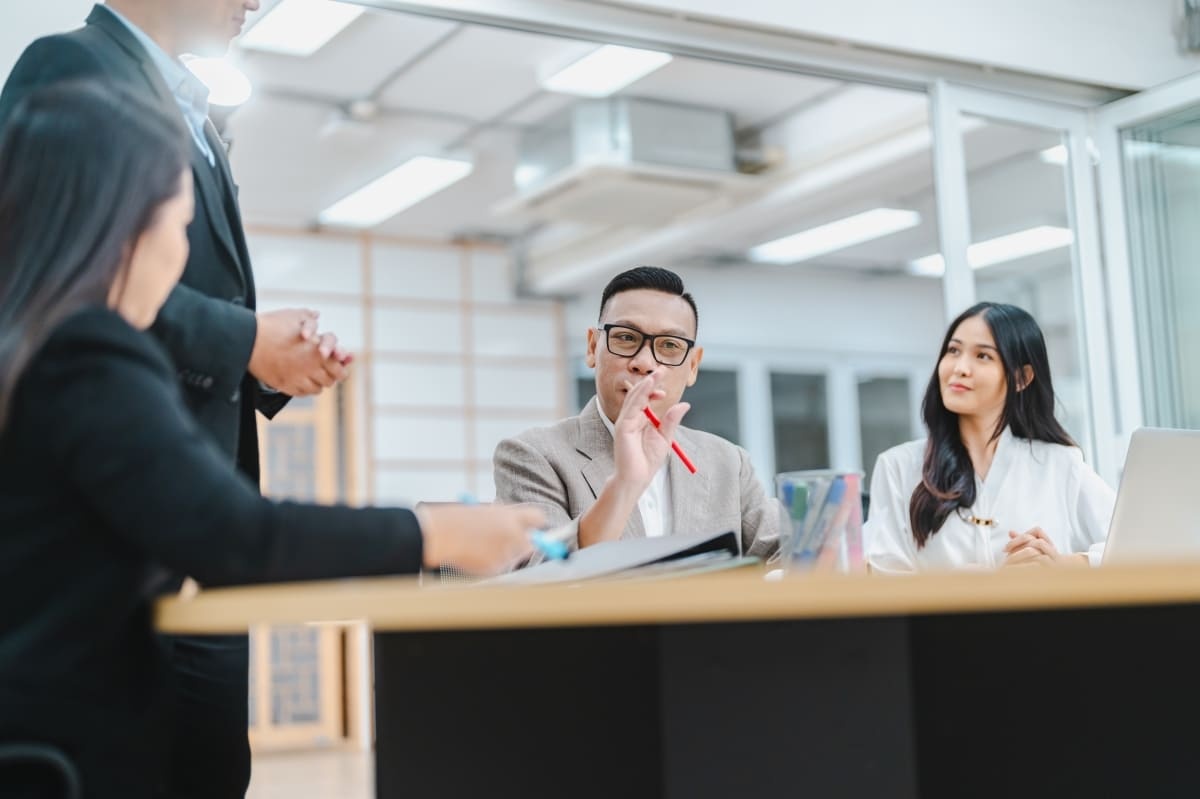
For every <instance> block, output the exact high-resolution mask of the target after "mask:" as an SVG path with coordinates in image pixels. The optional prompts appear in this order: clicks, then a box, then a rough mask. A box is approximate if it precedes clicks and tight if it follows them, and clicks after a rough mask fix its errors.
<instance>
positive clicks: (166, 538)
mask: <svg viewBox="0 0 1200 799" xmlns="http://www.w3.org/2000/svg"><path fill="white" fill-rule="evenodd" d="M189 146H190V145H189V140H188V134H187V133H186V131H185V130H184V128H183V126H182V123H181V122H180V121H178V120H174V119H171V118H168V117H166V116H164V115H163V114H162V113H161V112H159V111H158V110H157V109H156V108H155V107H153V106H151V105H150V104H148V103H147V102H145V101H143V100H141V99H139V98H138V97H136V96H134V95H132V94H125V93H122V92H118V91H115V90H113V89H111V88H103V87H101V86H99V85H91V84H70V83H68V84H59V85H56V86H50V87H46V88H43V89H39V90H37V91H36V92H34V93H32V94H30V95H29V96H28V97H26V98H25V99H24V100H23V101H22V102H21V104H20V105H19V106H18V107H17V108H16V109H15V110H14V112H13V114H12V116H11V117H10V119H9V121H8V122H7V124H6V125H5V126H4V128H3V130H0V741H6V742H12V741H33V742H37V743H40V744H43V745H51V746H55V747H58V748H59V749H60V750H62V751H63V752H64V753H65V754H66V755H67V757H69V758H70V759H71V760H72V761H74V763H75V764H76V766H77V767H78V769H79V771H80V772H81V773H82V777H83V790H84V792H85V795H87V796H89V797H123V798H126V799H138V798H140V797H149V796H153V795H155V794H156V793H157V791H158V786H159V785H160V784H161V780H162V777H163V768H164V756H165V754H166V753H165V752H164V741H165V740H166V736H165V735H164V734H163V733H164V730H165V729H166V728H167V727H166V722H167V721H168V720H169V718H168V715H167V714H169V713H170V705H169V703H167V702H165V701H164V700H165V697H166V696H167V695H168V689H169V681H170V679H171V677H172V673H171V671H170V670H169V669H168V668H166V662H165V660H164V657H163V653H162V652H161V651H160V649H159V643H158V641H157V639H156V638H155V636H154V634H153V629H152V624H151V602H152V599H153V596H154V586H157V585H161V579H160V578H161V575H162V574H163V573H164V572H169V573H172V574H186V575H191V576H192V577H194V578H196V579H197V580H198V581H200V582H201V583H202V584H206V585H221V584H231V583H253V582H266V581H280V580H303V579H318V578H328V577H342V576H355V575H376V574H391V573H399V572H416V571H417V570H418V569H420V568H421V567H422V566H427V567H432V566H438V565H441V564H453V565H455V566H458V567H460V568H464V569H466V570H467V571H483V572H496V571H501V570H503V569H505V568H507V567H509V566H510V565H511V564H512V563H513V562H514V561H516V560H519V559H521V558H523V557H527V556H528V555H529V554H530V552H531V549H532V547H531V545H530V543H529V535H528V533H529V530H530V528H532V527H536V526H538V525H540V524H541V523H542V514H541V513H540V511H537V510H532V509H528V508H515V507H499V506H494V507H488V506H479V507H475V508H464V507H458V506H435V507H428V508H422V509H418V511H417V512H415V513H414V511H412V510H407V509H401V508H394V509H385V508H362V509H358V508H354V509H352V508H345V507H322V506H317V505H302V504H296V503H274V502H270V501H268V500H266V499H263V498H262V497H261V496H259V494H258V492H257V491H256V489H255V487H254V486H252V485H251V484H250V483H249V482H247V481H246V480H245V479H244V478H243V477H242V476H240V475H239V474H238V473H237V472H235V470H234V467H233V465H232V464H231V463H229V461H228V459H227V458H225V457H224V456H223V455H222V454H221V453H220V452H219V451H218V449H217V448H216V446H215V445H214V444H213V443H211V442H210V441H209V439H208V438H207V437H206V436H205V434H204V433H203V432H202V431H201V430H200V429H199V428H198V427H197V426H196V424H195V423H194V422H193V421H192V419H191V417H190V415H189V413H188V411H187V409H186V407H185V406H184V403H183V400H182V398H181V396H180V392H179V388H178V382H177V380H176V377H175V374H174V367H173V366H172V365H171V363H170V362H169V360H168V357H167V355H166V352H165V351H164V350H163V349H162V348H161V346H160V345H159V344H158V343H157V342H156V340H155V339H154V338H152V337H151V336H150V335H148V334H147V333H145V332H144V331H145V330H146V328H147V327H149V326H150V325H151V323H152V322H153V321H154V318H155V315H156V314H157V313H158V310H159V308H161V306H162V304H163V302H164V301H165V299H166V297H167V294H168V293H169V292H170V290H171V288H172V287H173V286H174V285H175V283H176V281H178V280H179V277H180V274H181V273H182V271H183V266H184V262H185V260H186V256H187V251H188V239H187V233H186V228H187V225H188V222H189V221H190V219H191V217H192V196H193V192H192V188H191V170H190V167H189V166H188V152H189V151H188V148H189ZM415 688H416V689H418V690H419V689H420V686H415ZM498 690H502V689H498ZM44 778H45V776H44V775H40V774H37V773H34V772H29V773H24V774H14V773H13V772H11V771H4V772H3V773H0V795H2V796H4V797H5V798H6V799H10V798H11V797H24V796H41V795H43V794H42V793H41V792H40V790H41V788H40V787H39V786H40V782H39V781H40V780H43V779H44Z"/></svg>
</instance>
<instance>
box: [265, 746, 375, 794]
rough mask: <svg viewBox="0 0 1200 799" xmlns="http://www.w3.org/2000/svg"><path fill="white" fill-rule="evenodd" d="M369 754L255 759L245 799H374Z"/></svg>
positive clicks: (372, 760) (320, 753) (307, 754)
mask: <svg viewBox="0 0 1200 799" xmlns="http://www.w3.org/2000/svg"><path fill="white" fill-rule="evenodd" d="M374 797H375V758H374V755H372V754H371V753H370V752H339V751H317V752H290V753H284V754H267V755H255V757H254V765H253V771H252V772H251V776H250V790H249V791H248V792H247V793H246V799H374Z"/></svg>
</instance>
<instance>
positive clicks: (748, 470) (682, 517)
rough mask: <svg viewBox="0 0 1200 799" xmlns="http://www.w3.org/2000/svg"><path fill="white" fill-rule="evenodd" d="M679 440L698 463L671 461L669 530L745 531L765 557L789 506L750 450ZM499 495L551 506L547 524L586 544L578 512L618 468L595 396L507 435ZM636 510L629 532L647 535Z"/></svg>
mask: <svg viewBox="0 0 1200 799" xmlns="http://www.w3.org/2000/svg"><path fill="white" fill-rule="evenodd" d="M675 440H676V442H678V444H679V446H680V447H682V448H683V451H684V452H686V453H687V454H688V456H689V457H690V458H691V459H692V462H693V463H694V464H696V473H695V474H691V473H689V472H688V470H687V469H686V468H685V467H684V465H683V464H682V463H681V462H680V461H679V458H677V457H676V456H675V455H674V454H672V455H671V456H670V459H669V460H668V466H667V479H668V480H669V481H670V483H671V515H672V519H673V525H674V530H671V531H670V533H684V534H701V533H720V532H725V531H729V530H733V531H734V532H736V533H738V534H739V543H740V546H741V551H742V553H744V554H748V555H756V556H758V557H761V558H763V559H766V558H767V557H769V556H770V555H772V554H773V553H774V552H775V550H776V549H777V548H778V546H779V524H780V520H781V513H782V510H781V508H780V505H779V503H778V502H776V501H775V500H774V499H772V498H770V497H768V496H767V495H766V492H765V491H763V487H762V483H760V482H759V480H758V478H757V477H756V476H755V474H754V469H753V467H752V466H751V465H750V457H749V455H747V454H746V451H745V450H744V449H742V448H741V447H738V446H736V445H734V444H731V443H730V442H728V441H726V440H725V439H723V438H721V437H719V436H714V435H712V434H710V433H703V432H700V431H699V430H690V429H688V428H686V427H680V428H679V429H678V431H677V433H676V436H675ZM492 462H493V465H494V468H495V477H496V499H497V500H498V501H500V502H527V503H532V504H535V505H537V506H539V507H541V508H542V509H543V510H544V511H545V513H546V525H547V527H548V528H549V529H551V530H553V531H554V532H555V534H556V535H561V536H563V537H564V539H565V540H566V541H567V542H568V544H569V545H570V546H571V548H572V549H574V548H577V547H578V546H579V537H578V533H579V517H580V516H582V515H583V514H584V512H586V511H587V509H588V508H590V507H591V506H592V505H593V504H594V503H595V501H596V497H597V496H598V495H599V493H600V490H601V489H602V488H603V487H604V483H605V482H606V481H607V480H608V478H610V477H611V476H612V474H613V470H614V465H613V437H612V434H611V433H610V432H609V431H608V428H607V427H605V425H604V421H603V420H602V419H601V418H600V410H599V406H598V404H597V402H596V398H595V397H593V398H592V399H591V401H590V402H588V404H587V406H585V407H584V409H583V411H582V412H581V413H580V414H579V415H578V416H572V417H570V418H569V419H564V420H563V421H561V422H558V423H557V424H555V425H552V426H550V427H535V428H532V429H530V430H526V431H525V432H524V433H521V434H520V435H518V436H516V437H514V438H508V439H505V440H504V441H501V442H500V444H499V445H498V446H497V447H496V454H495V457H494V458H493V461H492ZM645 535H646V532H645V529H644V528H643V526H642V516H641V514H640V513H638V511H637V510H636V509H635V510H634V512H633V513H631V514H630V516H629V521H628V522H627V523H626V524H625V530H624V531H623V532H622V534H621V537H622V538H643V537H645Z"/></svg>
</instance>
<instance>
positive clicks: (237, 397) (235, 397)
mask: <svg viewBox="0 0 1200 799" xmlns="http://www.w3.org/2000/svg"><path fill="white" fill-rule="evenodd" d="M241 400H242V390H241V389H240V388H235V389H234V390H233V393H232V394H230V395H229V401H230V402H241Z"/></svg>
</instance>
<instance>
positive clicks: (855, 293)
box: [566, 265, 944, 360]
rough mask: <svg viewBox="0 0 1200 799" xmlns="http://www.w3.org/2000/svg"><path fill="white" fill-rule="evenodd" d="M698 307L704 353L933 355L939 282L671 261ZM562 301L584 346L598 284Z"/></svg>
mask: <svg viewBox="0 0 1200 799" xmlns="http://www.w3.org/2000/svg"><path fill="white" fill-rule="evenodd" d="M673 268H675V269H676V271H678V272H679V274H680V275H681V276H682V277H683V279H684V282H685V284H686V286H687V288H688V290H689V291H690V292H691V293H692V295H693V296H694V297H695V298H696V302H697V304H698V306H699V310H700V338H701V343H702V344H703V345H704V347H705V353H706V355H705V357H706V358H715V359H721V360H724V359H726V358H736V357H742V356H745V355H747V354H750V353H755V352H757V353H763V354H772V355H793V356H794V355H798V354H805V353H807V354H811V355H818V354H819V355H822V356H824V355H830V356H834V357H842V356H845V357H861V358H871V359H878V360H886V359H887V358H889V357H893V356H895V357H897V358H901V359H905V360H907V359H908V358H911V357H914V356H915V357H918V358H928V357H932V355H931V352H935V351H936V349H937V346H938V344H939V343H940V341H941V335H942V333H943V332H944V329H943V326H942V325H943V312H942V295H941V290H942V289H941V282H940V281H938V280H934V279H929V278H918V277H912V276H908V275H896V276H893V277H877V276H873V275H863V274H845V273H830V272H827V271H822V270H814V269H806V268H805V267H804V266H802V265H801V266H797V267H792V268H788V269H778V270H768V269H763V268H761V267H748V268H741V267H727V268H699V267H697V268H686V267H682V268H676V267H673ZM602 287H603V284H600V285H599V286H598V287H596V288H595V289H594V291H592V292H590V293H586V294H584V295H581V296H580V297H578V298H577V299H575V300H572V301H570V302H569V303H568V305H567V314H566V319H567V336H568V348H569V351H570V353H571V355H572V356H576V357H578V356H581V355H582V354H583V351H584V339H583V336H584V333H585V331H586V330H587V328H588V326H590V325H594V324H595V323H596V313H597V311H598V305H599V298H600V293H601V288H602Z"/></svg>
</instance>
